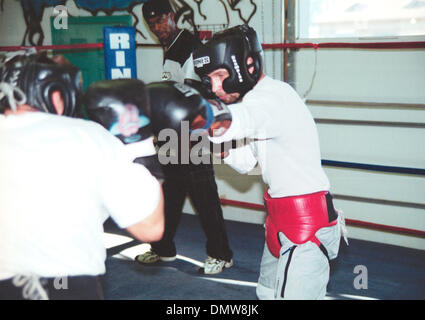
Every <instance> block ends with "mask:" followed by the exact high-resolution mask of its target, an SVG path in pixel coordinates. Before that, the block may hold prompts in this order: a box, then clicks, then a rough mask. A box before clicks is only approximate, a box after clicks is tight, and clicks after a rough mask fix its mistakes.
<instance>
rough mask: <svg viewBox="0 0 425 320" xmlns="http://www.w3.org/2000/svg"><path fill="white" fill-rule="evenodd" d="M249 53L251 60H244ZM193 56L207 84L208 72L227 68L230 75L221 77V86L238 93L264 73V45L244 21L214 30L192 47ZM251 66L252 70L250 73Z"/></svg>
mask: <svg viewBox="0 0 425 320" xmlns="http://www.w3.org/2000/svg"><path fill="white" fill-rule="evenodd" d="M248 57H251V58H252V60H253V62H252V64H249V65H248V64H247V59H248ZM193 59H194V60H193V62H194V65H195V71H196V73H197V74H198V75H199V76H200V77H201V79H202V81H203V82H204V84H205V85H207V86H211V85H210V84H209V78H208V74H209V73H211V72H213V71H214V70H217V69H220V68H225V69H227V71H228V72H229V77H228V78H226V79H225V80H224V81H223V89H224V90H225V91H226V92H227V93H234V92H238V93H240V95H241V97H243V96H244V95H245V94H246V93H247V92H248V91H249V90H251V89H252V88H253V87H254V86H255V85H256V84H257V82H258V80H259V79H260V77H261V75H262V73H263V49H262V46H261V44H260V42H259V41H258V37H257V34H256V32H255V30H254V29H253V28H251V27H250V26H248V25H247V24H244V25H240V26H236V27H233V28H230V29H227V30H224V31H222V32H217V33H216V34H214V36H213V37H212V39H211V40H210V41H209V42H207V43H206V44H205V45H203V46H201V47H200V48H199V49H197V50H195V52H194V53H193ZM252 67H254V72H253V73H250V72H249V71H248V70H249V69H250V68H252Z"/></svg>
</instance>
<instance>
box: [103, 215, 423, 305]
mask: <svg viewBox="0 0 425 320" xmlns="http://www.w3.org/2000/svg"><path fill="white" fill-rule="evenodd" d="M226 227H227V232H228V236H229V241H230V245H231V248H232V250H233V252H234V257H233V260H234V266H233V267H232V268H230V269H225V270H224V271H223V272H222V273H220V274H218V275H203V274H201V273H199V271H198V270H199V268H200V266H201V265H202V263H203V261H204V260H205V258H206V253H205V235H204V233H203V231H202V229H201V226H200V224H199V220H198V218H197V217H196V216H193V215H189V214H183V216H182V220H181V223H180V225H179V229H178V231H177V235H176V238H175V243H176V246H177V254H178V256H177V259H176V260H175V261H173V262H159V263H158V264H155V265H149V266H144V265H140V264H138V263H136V262H135V261H134V260H133V259H134V257H135V256H136V255H137V254H140V253H142V252H144V251H146V250H147V249H148V248H149V246H148V245H147V244H141V243H140V242H138V241H136V240H133V239H131V238H130V237H129V235H128V234H127V233H126V232H125V231H122V230H119V229H118V228H117V227H116V226H115V224H114V223H113V222H112V221H111V220H108V221H106V223H105V241H106V243H107V247H108V250H107V255H108V257H107V260H106V275H105V277H104V291H105V299H107V300H256V299H257V297H256V294H255V286H256V282H257V279H258V274H259V266H260V260H261V255H262V251H263V245H264V229H263V227H262V226H261V225H255V224H248V223H241V222H234V221H226ZM424 270H425V251H421V250H414V249H408V248H402V247H397V246H391V245H385V244H379V243H374V242H367V241H361V240H355V239H349V246H347V245H346V244H345V242H344V241H343V240H342V241H341V247H340V253H339V257H338V259H336V260H334V261H332V262H331V277H330V281H329V284H328V293H327V296H326V299H329V300H334V299H337V300H423V299H425V272H424Z"/></svg>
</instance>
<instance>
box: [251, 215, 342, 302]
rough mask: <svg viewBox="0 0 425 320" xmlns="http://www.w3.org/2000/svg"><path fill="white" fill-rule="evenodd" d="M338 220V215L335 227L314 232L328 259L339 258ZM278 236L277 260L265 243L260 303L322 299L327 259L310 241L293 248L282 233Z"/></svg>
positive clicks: (258, 289)
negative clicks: (278, 250)
mask: <svg viewBox="0 0 425 320" xmlns="http://www.w3.org/2000/svg"><path fill="white" fill-rule="evenodd" d="M341 219H343V218H342V217H341V216H340V217H338V223H337V224H336V225H335V226H332V227H326V228H322V229H320V230H318V231H317V232H316V237H317V238H318V239H319V241H320V242H321V243H322V244H323V246H324V247H325V248H326V251H327V254H328V257H329V260H332V259H335V258H336V257H337V256H338V250H339V243H340V238H341ZM342 223H344V222H342ZM279 236H280V241H281V243H282V244H283V245H282V248H281V249H280V258H279V259H278V258H276V257H275V256H273V255H272V254H271V253H270V250H269V249H268V247H267V244H265V246H264V252H263V257H262V259H261V266H260V277H259V279H258V284H257V297H258V298H259V299H260V300H280V299H286V300H316V299H323V298H324V297H325V295H326V286H327V284H328V281H329V260H328V257H326V255H325V254H324V252H323V251H322V250H321V249H319V247H318V246H317V245H316V244H315V243H313V242H311V241H308V242H306V243H304V244H301V245H296V244H294V243H292V242H291V241H290V240H289V239H288V238H287V237H286V236H285V235H284V234H283V233H280V234H279Z"/></svg>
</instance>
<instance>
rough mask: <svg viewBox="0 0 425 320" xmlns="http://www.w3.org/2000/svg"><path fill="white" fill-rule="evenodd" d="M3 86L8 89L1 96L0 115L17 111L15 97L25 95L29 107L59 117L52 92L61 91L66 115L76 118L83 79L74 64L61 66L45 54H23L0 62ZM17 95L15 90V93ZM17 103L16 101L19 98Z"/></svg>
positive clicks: (0, 77)
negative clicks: (9, 111) (7, 109)
mask: <svg viewBox="0 0 425 320" xmlns="http://www.w3.org/2000/svg"><path fill="white" fill-rule="evenodd" d="M0 83H2V84H3V86H2V87H4V88H6V87H7V88H8V90H7V91H8V93H5V92H4V90H3V95H2V96H1V95H0V112H4V110H5V109H6V108H13V104H14V101H13V100H14V96H15V97H16V93H15V94H12V95H11V94H10V91H11V90H14V91H16V92H20V93H23V94H24V96H25V98H26V99H25V100H26V101H25V100H24V99H21V101H25V103H26V104H28V105H30V106H32V107H34V108H36V109H38V110H40V111H43V112H48V113H54V114H56V113H57V112H56V108H55V106H54V104H53V101H52V93H53V92H54V91H59V92H60V94H61V97H62V99H63V102H64V112H63V115H66V116H72V115H73V114H74V112H75V110H76V107H77V105H78V103H79V98H80V95H81V87H82V79H81V72H80V70H79V69H78V68H77V67H75V66H72V65H59V64H56V63H55V62H53V61H52V60H51V59H49V58H47V57H46V56H45V55H42V54H19V55H15V56H13V57H12V58H9V59H5V60H4V61H2V62H0ZM12 92H13V91H12ZM15 100H16V99H15Z"/></svg>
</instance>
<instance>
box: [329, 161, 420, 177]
mask: <svg viewBox="0 0 425 320" xmlns="http://www.w3.org/2000/svg"><path fill="white" fill-rule="evenodd" d="M322 165H324V166H331V167H340V168H351V169H361V170H369V171H379V172H391V173H404V174H413V175H419V176H425V169H418V168H407V167H394V166H382V165H376V164H365V163H354V162H343V161H334V160H322Z"/></svg>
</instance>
